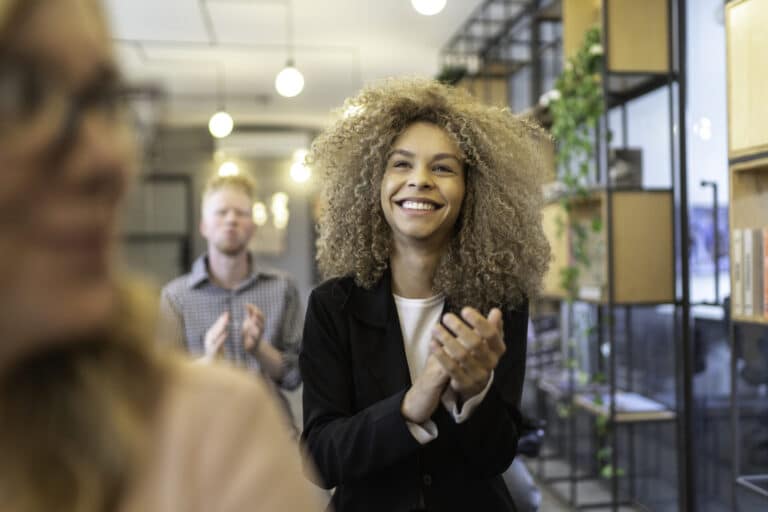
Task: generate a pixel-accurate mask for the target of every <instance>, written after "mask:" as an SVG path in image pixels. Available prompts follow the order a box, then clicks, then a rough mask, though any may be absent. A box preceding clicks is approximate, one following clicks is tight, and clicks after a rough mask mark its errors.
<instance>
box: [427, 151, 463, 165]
mask: <svg viewBox="0 0 768 512" xmlns="http://www.w3.org/2000/svg"><path fill="white" fill-rule="evenodd" d="M446 158H453V159H454V160H456V161H457V162H458V163H461V159H460V158H459V157H458V156H456V155H454V154H453V153H438V154H436V155H435V156H433V157H432V161H433V162H437V161H438V160H445V159H446Z"/></svg>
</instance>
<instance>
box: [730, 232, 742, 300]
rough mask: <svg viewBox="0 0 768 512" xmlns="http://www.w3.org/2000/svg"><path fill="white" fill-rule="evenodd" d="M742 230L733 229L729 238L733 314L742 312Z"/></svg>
mask: <svg viewBox="0 0 768 512" xmlns="http://www.w3.org/2000/svg"><path fill="white" fill-rule="evenodd" d="M741 235H742V231H741V230H740V229H734V230H733V234H732V237H733V240H731V253H732V256H731V257H732V261H731V266H732V269H731V276H732V277H733V282H732V283H731V286H732V290H731V312H732V314H734V315H743V314H744V299H743V297H744V279H743V268H744V265H743V263H744V262H743V259H742V258H743V256H744V251H743V248H742V243H743V242H742V240H741V239H742V236H741Z"/></svg>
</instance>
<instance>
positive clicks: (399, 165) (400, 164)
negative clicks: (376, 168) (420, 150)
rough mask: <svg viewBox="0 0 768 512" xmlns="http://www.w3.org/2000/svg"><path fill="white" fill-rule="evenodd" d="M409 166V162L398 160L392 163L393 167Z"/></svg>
mask: <svg viewBox="0 0 768 512" xmlns="http://www.w3.org/2000/svg"><path fill="white" fill-rule="evenodd" d="M410 165H411V164H410V162H406V161H405V160H398V161H396V162H395V163H394V165H393V167H409V166H410Z"/></svg>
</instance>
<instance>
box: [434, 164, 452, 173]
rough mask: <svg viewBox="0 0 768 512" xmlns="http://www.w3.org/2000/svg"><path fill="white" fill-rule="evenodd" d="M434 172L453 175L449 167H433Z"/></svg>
mask: <svg viewBox="0 0 768 512" xmlns="http://www.w3.org/2000/svg"><path fill="white" fill-rule="evenodd" d="M435 172H439V173H445V174H453V169H451V168H450V167H446V166H444V165H438V166H437V167H435Z"/></svg>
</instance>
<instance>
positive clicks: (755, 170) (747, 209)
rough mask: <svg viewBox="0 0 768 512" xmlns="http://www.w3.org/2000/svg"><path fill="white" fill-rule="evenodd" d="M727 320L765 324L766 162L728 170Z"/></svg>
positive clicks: (767, 317)
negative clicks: (728, 267)
mask: <svg viewBox="0 0 768 512" xmlns="http://www.w3.org/2000/svg"><path fill="white" fill-rule="evenodd" d="M730 180H731V186H730V194H731V197H730V205H731V206H730V209H731V214H730V218H731V262H732V264H731V283H732V284H731V316H732V318H733V319H734V320H736V321H743V322H753V323H760V324H768V287H767V285H768V276H767V275H766V274H767V273H768V258H767V257H768V158H764V159H758V160H753V161H749V162H742V163H739V164H736V165H732V166H731V172H730Z"/></svg>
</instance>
